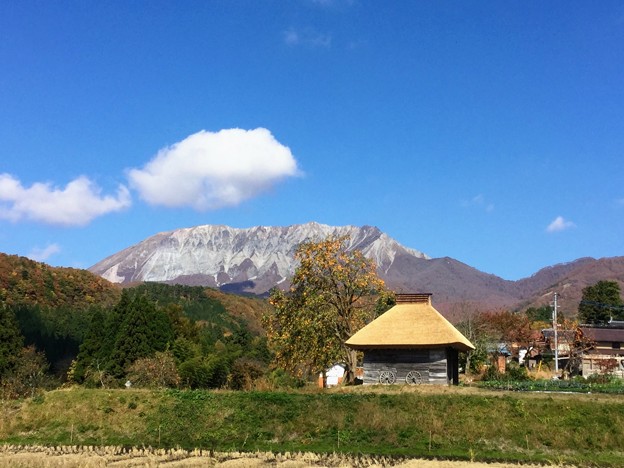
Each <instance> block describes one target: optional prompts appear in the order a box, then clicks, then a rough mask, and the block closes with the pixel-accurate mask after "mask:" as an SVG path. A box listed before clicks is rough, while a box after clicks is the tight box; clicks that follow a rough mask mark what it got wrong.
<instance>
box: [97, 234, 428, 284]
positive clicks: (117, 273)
mask: <svg viewBox="0 0 624 468" xmlns="http://www.w3.org/2000/svg"><path fill="white" fill-rule="evenodd" d="M345 235H348V236H349V238H350V241H349V248H350V249H358V250H361V251H362V253H364V255H365V256H366V257H368V258H371V259H373V260H374V261H375V263H376V264H377V266H378V268H379V270H380V272H382V273H383V272H386V271H388V269H389V268H390V267H391V266H392V264H393V263H394V260H395V258H396V256H397V255H398V254H403V255H408V256H414V257H417V258H422V259H428V258H429V257H428V256H427V255H425V254H423V253H422V252H419V251H417V250H414V249H409V248H406V247H403V246H402V245H401V244H399V243H398V242H397V241H395V240H394V239H392V238H390V237H389V236H388V235H386V234H384V233H383V232H381V231H380V230H379V229H377V228H376V227H372V226H363V227H356V226H328V225H325V224H319V223H316V222H311V223H306V224H297V225H292V226H286V227H268V226H256V227H252V228H247V229H237V228H232V227H229V226H223V225H205V226H196V227H192V228H184V229H177V230H175V231H170V232H162V233H159V234H156V235H154V236H152V237H149V238H147V239H145V240H144V241H142V242H140V243H138V244H136V245H134V246H132V247H129V248H127V249H125V250H122V251H121V252H118V253H116V254H114V255H111V256H110V257H108V258H106V259H104V260H102V261H101V262H99V263H97V264H96V265H94V266H92V267H91V268H89V270H90V271H92V272H94V273H96V274H99V275H101V276H102V277H104V278H106V279H107V280H109V281H112V282H114V283H131V282H136V281H159V282H180V283H185V284H196V285H205V286H223V285H227V284H232V283H236V284H241V283H246V284H247V286H246V289H248V290H250V291H253V292H264V291H266V290H268V289H270V288H271V287H273V286H274V285H275V284H278V283H281V282H283V281H284V280H286V279H288V278H290V277H291V276H292V275H293V273H294V270H295V268H296V264H295V261H294V258H293V257H294V253H295V250H296V248H297V246H298V245H299V244H301V243H302V242H305V241H310V240H321V239H324V238H326V237H328V236H345Z"/></svg>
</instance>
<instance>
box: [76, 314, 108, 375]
mask: <svg viewBox="0 0 624 468" xmlns="http://www.w3.org/2000/svg"><path fill="white" fill-rule="evenodd" d="M105 323H106V321H105V318H104V315H103V314H102V312H101V311H99V310H96V311H95V313H94V314H93V316H92V317H91V324H90V325H89V330H88V331H87V334H86V335H85V338H84V341H83V342H82V343H81V344H80V351H79V352H78V356H76V364H75V367H74V373H73V377H72V378H73V379H74V380H75V381H76V382H79V383H80V382H83V381H84V378H85V377H86V375H87V370H88V369H89V368H92V369H95V368H97V367H98V362H97V360H98V359H100V360H101V361H100V363H99V364H100V365H103V364H104V362H105V361H103V360H102V348H103V347H102V344H103V343H104V339H105V338H106V327H105V326H104V324H105Z"/></svg>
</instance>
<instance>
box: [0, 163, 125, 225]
mask: <svg viewBox="0 0 624 468" xmlns="http://www.w3.org/2000/svg"><path fill="white" fill-rule="evenodd" d="M130 205H131V199H130V193H129V191H128V189H127V188H126V187H124V186H123V185H120V186H119V188H118V190H117V195H116V196H111V195H107V196H102V195H101V190H100V188H99V187H98V186H97V185H95V184H94V183H93V182H92V181H91V180H89V179H88V178H87V177H84V176H81V177H78V178H77V179H74V180H72V181H71V182H70V183H68V184H67V186H66V187H65V188H58V187H52V185H51V184H49V183H40V182H37V183H35V184H33V185H32V186H31V187H28V188H26V187H24V186H22V183H21V182H20V181H19V180H18V179H16V178H15V177H13V176H12V175H10V174H0V219H8V220H10V221H14V222H16V221H21V220H29V221H38V222H42V223H46V224H56V225H61V226H84V225H86V224H88V223H89V222H91V221H92V220H93V219H95V218H97V217H98V216H102V215H104V214H107V213H110V212H113V211H120V210H123V209H124V208H127V207H129V206H130Z"/></svg>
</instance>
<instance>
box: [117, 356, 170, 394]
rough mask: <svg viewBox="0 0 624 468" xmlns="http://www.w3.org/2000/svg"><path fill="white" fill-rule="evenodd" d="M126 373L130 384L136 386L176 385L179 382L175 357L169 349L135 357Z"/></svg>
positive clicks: (162, 386)
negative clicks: (138, 357) (148, 355)
mask: <svg viewBox="0 0 624 468" xmlns="http://www.w3.org/2000/svg"><path fill="white" fill-rule="evenodd" d="M127 375H128V380H130V382H132V385H135V386H137V387H149V388H165V387H177V386H178V384H179V383H180V376H179V375H178V370H177V368H176V364H175V359H174V357H173V355H172V353H171V352H170V351H164V352H157V353H155V354H154V355H153V356H150V357H146V358H141V359H137V360H136V361H134V363H132V365H130V367H129V368H128V373H127Z"/></svg>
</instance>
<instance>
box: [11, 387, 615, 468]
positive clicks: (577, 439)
mask: <svg viewBox="0 0 624 468" xmlns="http://www.w3.org/2000/svg"><path fill="white" fill-rule="evenodd" d="M0 416H1V418H0V443H6V444H40V445H48V446H51V445H85V446H110V445H117V446H119V445H121V446H134V447H136V446H139V447H141V446H146V447H147V446H150V447H162V448H173V447H180V448H185V449H193V448H202V449H209V450H215V451H250V452H254V451H273V452H298V451H301V452H316V453H333V452H343V453H351V454H375V455H384V456H393V457H432V458H433V457H438V458H451V459H463V460H479V461H511V462H540V463H555V464H561V463H571V464H575V465H582V466H623V465H624V396H620V395H592V394H589V395H588V394H547V393H510V392H493V391H488V390H481V389H474V388H462V387H459V388H457V387H453V388H451V387H442V388H435V387H429V386H428V387H418V388H415V389H414V388H409V389H407V388H403V389H400V388H397V389H388V388H363V387H353V388H348V389H338V390H335V391H320V390H319V391H317V390H305V391H292V392H230V391H173V390H163V391H148V390H134V389H131V390H88V389H82V388H73V389H64V390H57V391H53V392H49V393H46V394H45V395H43V396H40V397H36V398H34V399H28V400H20V401H3V402H1V403H0Z"/></svg>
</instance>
